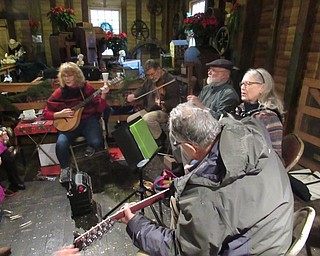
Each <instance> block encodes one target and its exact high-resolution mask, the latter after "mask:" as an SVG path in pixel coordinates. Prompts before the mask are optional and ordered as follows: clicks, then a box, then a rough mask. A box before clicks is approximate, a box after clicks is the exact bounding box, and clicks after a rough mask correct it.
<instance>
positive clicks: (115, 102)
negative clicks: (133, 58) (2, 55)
mask: <svg viewBox="0 0 320 256" xmlns="http://www.w3.org/2000/svg"><path fill="white" fill-rule="evenodd" d="M40 83H41V82H33V83H0V92H8V93H19V92H24V91H26V90H27V89H28V88H30V87H33V86H37V85H39V84H40ZM89 83H90V84H92V86H93V87H94V88H95V89H99V88H101V87H102V86H103V84H104V82H103V81H102V80H101V81H89ZM141 84H142V81H139V80H138V81H137V82H135V83H132V84H130V85H129V86H128V88H126V90H128V91H130V90H131V91H133V90H135V89H137V88H138V87H139V86H140V85H141ZM57 86H59V85H57ZM117 90H119V86H118V85H111V86H110V93H109V95H110V97H109V99H108V104H109V105H110V106H125V105H126V104H125V103H123V102H122V101H121V100H120V99H119V98H113V97H112V94H114V93H116V91H117ZM139 104H141V101H139V102H135V103H133V104H132V103H130V105H139ZM12 105H13V106H15V107H16V108H17V109H18V110H20V111H23V110H27V109H35V110H39V109H43V108H44V107H45V105H46V101H40V102H20V103H12ZM0 111H4V109H3V107H2V106H1V105H0ZM128 116H129V115H111V116H110V118H109V121H110V122H115V121H118V120H119V121H126V120H127V117H128Z"/></svg>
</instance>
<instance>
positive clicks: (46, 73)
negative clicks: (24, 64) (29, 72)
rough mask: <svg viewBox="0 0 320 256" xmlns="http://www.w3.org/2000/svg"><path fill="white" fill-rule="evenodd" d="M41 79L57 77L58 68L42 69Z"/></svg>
mask: <svg viewBox="0 0 320 256" xmlns="http://www.w3.org/2000/svg"><path fill="white" fill-rule="evenodd" d="M42 77H43V79H44V80H45V79H55V78H57V77H58V70H57V69H56V68H47V69H45V70H42Z"/></svg>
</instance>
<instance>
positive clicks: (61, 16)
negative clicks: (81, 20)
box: [47, 6, 76, 31]
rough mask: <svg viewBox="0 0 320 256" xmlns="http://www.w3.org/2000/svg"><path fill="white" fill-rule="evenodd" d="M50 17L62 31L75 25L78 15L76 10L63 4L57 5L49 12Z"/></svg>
mask: <svg viewBox="0 0 320 256" xmlns="http://www.w3.org/2000/svg"><path fill="white" fill-rule="evenodd" d="M47 17H48V19H49V20H50V21H51V22H52V23H55V24H56V25H57V26H58V28H59V30H60V31H67V29H68V28H69V27H73V25H74V23H75V21H76V16H75V14H74V10H73V9H71V8H65V7H63V6H55V7H52V8H51V9H50V11H49V12H48V13H47Z"/></svg>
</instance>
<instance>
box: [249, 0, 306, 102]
mask: <svg viewBox="0 0 320 256" xmlns="http://www.w3.org/2000/svg"><path fill="white" fill-rule="evenodd" d="M276 2H277V1H274V0H264V1H263V5H262V10H261V17H260V23H259V30H258V36H257V40H256V46H255V52H254V61H253V66H254V67H255V68H258V67H264V68H266V69H267V70H268V71H269V72H270V73H271V74H272V75H273V78H274V80H275V85H276V90H277V93H278V94H279V96H280V97H281V98H282V100H284V91H285V86H286V79H287V76H288V67H289V61H290V56H291V50H292V46H293V39H294V35H295V29H296V25H297V18H298V10H299V5H300V0H293V1H292V0H285V1H283V6H282V10H281V17H280V22H279V27H278V28H277V29H278V33H277V35H276V49H275V52H274V53H272V54H274V56H275V58H274V63H273V64H271V65H272V68H267V66H268V63H266V60H268V59H269V58H268V57H269V56H268V54H270V53H269V52H268V47H269V42H270V40H271V36H272V29H273V21H274V18H273V15H274V9H275V5H276Z"/></svg>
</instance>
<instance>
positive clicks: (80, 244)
mask: <svg viewBox="0 0 320 256" xmlns="http://www.w3.org/2000/svg"><path fill="white" fill-rule="evenodd" d="M169 190H170V189H169V188H167V189H166V190H163V191H161V192H159V193H157V194H154V195H152V196H150V197H147V198H145V199H144V200H142V201H140V202H138V203H135V204H133V205H131V206H130V210H131V211H132V212H133V213H135V212H137V211H139V210H141V209H143V208H145V207H147V206H150V205H152V204H154V203H155V202H158V201H160V200H163V199H165V198H167V197H168V196H169V194H170V191H169ZM124 216H125V215H124V210H120V211H118V212H116V213H115V214H113V215H111V216H109V217H108V218H106V219H105V220H103V221H101V222H100V223H98V224H97V225H95V226H94V227H92V228H91V229H89V230H88V231H86V232H85V233H83V234H82V235H80V234H79V233H74V236H75V238H74V243H73V244H74V246H75V247H76V248H79V250H80V251H81V250H84V249H85V248H87V247H88V246H90V245H91V244H92V243H93V242H95V241H96V240H98V239H101V238H102V236H103V235H104V234H106V233H108V232H109V231H110V230H111V229H112V227H113V226H114V224H115V222H116V221H117V220H119V219H121V218H123V217H124Z"/></svg>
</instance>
